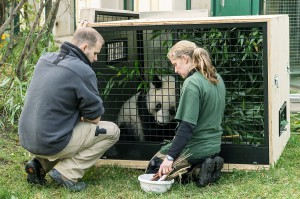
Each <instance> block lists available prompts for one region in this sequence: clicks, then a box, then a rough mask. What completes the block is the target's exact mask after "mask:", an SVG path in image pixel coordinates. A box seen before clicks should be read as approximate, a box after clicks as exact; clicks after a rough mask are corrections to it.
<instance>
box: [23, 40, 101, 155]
mask: <svg viewBox="0 0 300 199" xmlns="http://www.w3.org/2000/svg"><path fill="white" fill-rule="evenodd" d="M103 113H104V107H103V105H102V100H101V98H100V96H99V91H98V87H97V79H96V75H95V73H94V71H93V70H92V68H91V63H90V61H89V60H88V58H87V57H86V55H85V54H84V53H83V52H82V51H81V50H80V49H79V48H77V47H76V46H74V45H72V44H71V43H68V42H65V43H63V44H62V45H61V50H60V52H56V53H46V54H45V55H43V56H41V58H40V59H39V61H38V63H37V65H36V67H35V70H34V74H33V77H32V80H31V82H30V85H29V88H28V90H27V93H26V100H25V104H24V107H23V110H22V113H21V117H20V121H19V130H18V131H19V136H20V142H21V145H22V146H23V147H24V148H25V149H27V150H28V151H30V152H31V153H33V154H37V155H54V154H57V153H58V152H60V151H61V150H63V149H64V148H65V146H66V145H67V144H68V143H69V141H70V139H71V136H72V133H73V128H74V127H75V126H76V124H77V123H78V122H79V121H80V117H84V118H87V119H90V120H93V119H96V118H98V117H100V116H101V115H103Z"/></svg>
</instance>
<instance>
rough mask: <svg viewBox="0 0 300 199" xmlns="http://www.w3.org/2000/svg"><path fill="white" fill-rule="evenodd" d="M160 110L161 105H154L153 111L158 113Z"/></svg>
mask: <svg viewBox="0 0 300 199" xmlns="http://www.w3.org/2000/svg"><path fill="white" fill-rule="evenodd" d="M160 109H161V103H158V104H156V106H155V110H156V112H158V111H159V110H160Z"/></svg>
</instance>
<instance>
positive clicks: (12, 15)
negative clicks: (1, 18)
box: [0, 0, 27, 35]
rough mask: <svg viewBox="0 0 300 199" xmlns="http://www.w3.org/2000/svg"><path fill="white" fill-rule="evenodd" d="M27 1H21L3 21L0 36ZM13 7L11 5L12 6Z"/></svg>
mask: <svg viewBox="0 0 300 199" xmlns="http://www.w3.org/2000/svg"><path fill="white" fill-rule="evenodd" d="M26 2H27V0H21V1H20V2H19V4H18V5H17V7H16V8H15V9H14V11H13V13H10V15H9V17H8V18H7V19H6V20H5V22H4V24H2V26H1V27H0V35H2V34H3V33H4V31H5V29H6V28H7V26H8V25H9V24H10V23H11V21H13V20H14V18H15V16H16V15H17V14H18V12H19V11H20V9H21V8H22V7H23V5H24V3H26ZM12 6H13V4H12Z"/></svg>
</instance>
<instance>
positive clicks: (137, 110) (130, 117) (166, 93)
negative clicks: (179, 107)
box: [117, 76, 176, 141]
mask: <svg viewBox="0 0 300 199" xmlns="http://www.w3.org/2000/svg"><path fill="white" fill-rule="evenodd" d="M175 113H176V85H175V78H174V77H173V76H155V77H154V78H153V81H152V82H151V83H150V89H149V91H148V92H147V93H143V92H139V93H137V94H135V95H134V96H132V97H131V98H130V99H129V100H127V101H126V102H125V103H124V104H123V106H122V107H121V109H120V112H119V114H118V118H117V124H118V125H119V127H120V128H121V137H122V136H123V137H125V140H128V139H129V140H135V141H145V140H146V139H145V136H146V134H148V136H149V134H150V133H149V132H150V131H154V130H155V129H156V128H160V127H163V126H165V125H167V124H170V122H171V121H172V120H174V117H175ZM173 126H174V125H173ZM147 132H148V133H147ZM162 133H163V132H162ZM130 137H131V138H130Z"/></svg>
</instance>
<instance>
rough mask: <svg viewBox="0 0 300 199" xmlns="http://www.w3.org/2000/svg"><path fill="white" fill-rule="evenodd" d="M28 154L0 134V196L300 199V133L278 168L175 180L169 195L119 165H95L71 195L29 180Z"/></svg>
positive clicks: (137, 172) (9, 135) (13, 139)
mask: <svg viewBox="0 0 300 199" xmlns="http://www.w3.org/2000/svg"><path fill="white" fill-rule="evenodd" d="M29 159H30V156H29V153H28V152H26V151H25V150H24V149H23V148H22V147H20V146H19V144H18V137H17V134H16V132H12V133H8V132H3V130H1V132H0V176H1V178H0V198H1V199H2V198H7V199H16V198H20V199H21V198H30V199H31V198H51V199H54V198H85V199H86V198H101V199H102V198H120V199H121V198H139V199H140V198H170V199H171V198H172V199H175V198H178V199H182V198H214V199H215V198H226V199H227V198H241V199H242V198H276V199H277V198H295V199H296V198H300V135H297V134H294V135H292V136H291V138H290V140H289V142H288V145H287V147H286V148H285V150H284V153H283V155H282V156H281V158H280V160H279V161H278V163H277V164H276V166H275V167H274V168H271V169H270V170H264V171H251V172H246V171H234V172H231V173H223V175H222V177H221V179H220V181H219V182H218V183H217V184H215V185H212V186H209V187H206V188H198V187H197V186H196V185H195V184H193V183H190V184H188V185H181V184H179V183H177V182H175V183H174V184H173V186H172V189H171V190H170V191H168V192H167V193H165V194H162V195H156V194H149V193H145V192H143V191H142V190H141V188H140V185H139V182H138V180H137V178H138V176H139V175H140V174H142V173H143V171H142V170H135V169H125V168H119V167H109V166H105V167H97V168H96V167H93V168H91V169H90V170H88V172H87V173H86V175H85V176H84V178H83V180H84V181H85V182H87V184H88V188H87V189H86V190H85V191H83V192H80V193H72V192H69V191H67V190H65V189H64V188H63V187H60V186H57V185H56V184H55V182H54V181H52V179H50V178H49V177H48V176H47V180H48V183H47V185H46V186H36V185H30V184H28V183H27V182H26V173H25V171H24V164H25V163H26V162H27V161H28V160H29Z"/></svg>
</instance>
